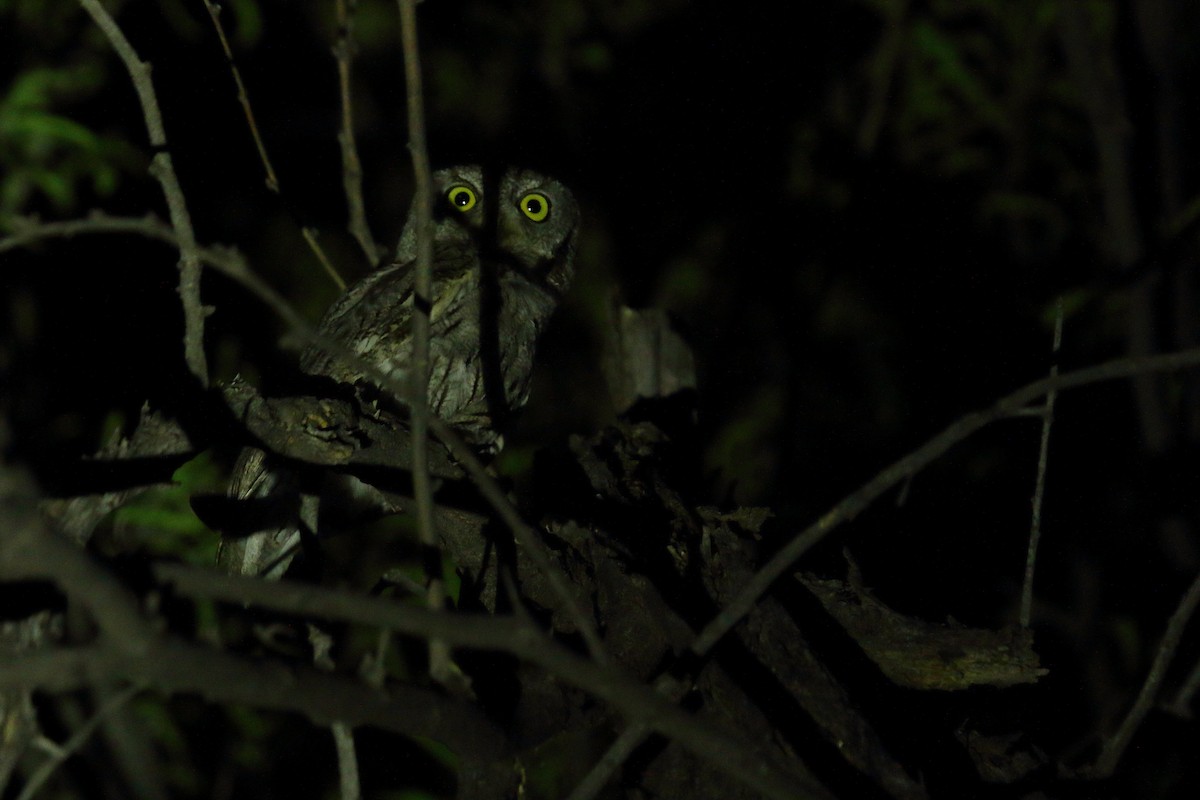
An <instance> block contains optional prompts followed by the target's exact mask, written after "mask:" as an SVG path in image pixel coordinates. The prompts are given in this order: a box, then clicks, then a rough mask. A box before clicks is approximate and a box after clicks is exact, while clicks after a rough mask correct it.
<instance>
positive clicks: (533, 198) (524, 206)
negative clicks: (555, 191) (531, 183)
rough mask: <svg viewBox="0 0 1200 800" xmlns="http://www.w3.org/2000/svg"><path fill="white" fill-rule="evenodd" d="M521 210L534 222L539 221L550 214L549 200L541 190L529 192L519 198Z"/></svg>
mask: <svg viewBox="0 0 1200 800" xmlns="http://www.w3.org/2000/svg"><path fill="white" fill-rule="evenodd" d="M520 206H521V212H522V213H523V214H525V216H527V217H529V218H530V219H531V220H533V221H534V222H541V221H543V220H544V219H546V217H548V216H549V215H550V201H549V200H548V199H547V198H546V195H544V194H542V193H541V192H530V193H529V194H527V195H525V196H524V197H522V198H521V203H520Z"/></svg>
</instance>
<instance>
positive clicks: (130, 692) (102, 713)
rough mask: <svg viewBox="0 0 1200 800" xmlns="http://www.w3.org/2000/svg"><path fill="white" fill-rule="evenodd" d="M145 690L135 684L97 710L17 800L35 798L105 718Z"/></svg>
mask: <svg viewBox="0 0 1200 800" xmlns="http://www.w3.org/2000/svg"><path fill="white" fill-rule="evenodd" d="M145 688H146V685H145V684H144V683H135V684H134V685H132V686H129V687H126V688H125V689H123V690H122V691H120V692H117V693H116V694H115V695H113V696H112V697H110V698H109V699H108V700H107V701H106V702H105V703H104V705H102V706H100V708H98V709H96V713H95V714H93V715H92V717H91V719H89V720H88V721H87V722H85V723H83V725H80V726H79V730H77V731H75V733H74V734H73V735H72V736H71V738H70V739H68V740H67V741H65V742H63V743H62V744H61V745H57V746H55V748H54V750H53V752H52V753H51V756H50V758H48V759H47V760H46V761H45V762H43V763H42V764H40V765H39V766H38V768H37V769H36V770H34V771H33V774H32V775H30V776H29V780H28V782H27V783H26V784H25V787H24V788H23V789H21V793H20V794H19V795H17V800H32V798H33V796H34V795H36V794H37V792H38V789H41V788H42V785H43V784H45V783H46V781H47V780H49V778H50V776H51V775H52V774H54V770H56V769H58V767H59V765H61V764H62V763H63V762H64V761H66V760H67V759H68V758H70V757H71V756H73V755H74V754H75V753H77V752H78V751H79V749H80V748H82V747H83V746H84V745H85V744H86V743H87V740H88V739H90V738H91V736H92V734H93V733H95V732H96V728H98V727H100V723H101V722H103V721H104V720H105V718H107V717H108V716H109V715H110V714H112V713H113V712H114V711H117V710H118V709H120V708H121V707H122V706H124V705H125V704H126V703H128V702H129V701H130V700H132V699H133V698H134V697H136V696H137V695H138V694H139V693H141V692H142V691H143V690H144V689H145Z"/></svg>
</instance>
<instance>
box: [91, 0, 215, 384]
mask: <svg viewBox="0 0 1200 800" xmlns="http://www.w3.org/2000/svg"><path fill="white" fill-rule="evenodd" d="M79 2H80V4H81V5H82V6H83V8H84V10H85V11H87V12H88V14H90V15H91V17H92V19H93V20H95V22H96V25H97V26H98V27H99V28H100V30H101V31H102V32H103V33H104V35H105V37H106V38H107V39H108V41H109V43H110V44H111V45H112V47H113V49H114V50H116V51H117V55H118V56H120V58H121V61H122V62H124V64H125V69H127V70H128V71H129V77H130V78H131V79H132V81H133V88H134V89H135V90H136V91H137V96H138V102H139V103H141V106H142V115H143V116H144V117H145V120H146V131H147V133H148V134H149V136H150V147H151V148H152V149H153V150H154V151H155V153H154V158H153V160H151V162H150V174H151V175H153V176H154V177H155V178H156V179H157V180H158V182H159V184H160V185H161V186H162V190H163V196H164V197H166V200H167V210H168V211H169V213H170V215H171V227H173V228H174V229H175V233H176V235H177V236H178V238H179V254H180V257H179V299H180V301H181V302H182V304H183V352H184V358H185V359H186V360H187V365H188V369H189V370H191V373H192V374H193V375H195V376H196V379H197V380H198V381H200V384H201V386H204V387H207V386H208V361H207V359H206V358H205V355H204V317H205V316H206V315H207V309H205V307H204V306H203V305H202V304H201V302H200V272H201V270H200V255H199V252H198V247H197V245H196V234H195V231H194V230H193V229H192V218H191V215H190V214H189V213H188V210H187V201H186V200H185V199H184V196H183V189H182V188H181V187H180V185H179V177H178V176H177V175H176V174H175V166H174V164H173V163H172V162H171V154H170V152H168V151H167V134H166V130H165V128H163V121H162V114H161V113H160V112H159V110H158V98H157V96H156V95H155V94H154V82H153V81H152V80H151V79H150V65H149V64H148V63H146V62H145V61H142V60H141V59H140V58H139V57H138V54H137V53H136V52H135V51H134V49H133V46H132V45H131V44H130V43H129V40H128V39H126V38H125V34H124V33H122V32H121V29H120V28H119V27H118V26H117V23H116V22H115V21H114V20H113V18H112V16H110V15H109V13H108V12H107V11H106V10H105V9H104V6H102V5H101V4H100V0H79Z"/></svg>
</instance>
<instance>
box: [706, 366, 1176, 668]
mask: <svg viewBox="0 0 1200 800" xmlns="http://www.w3.org/2000/svg"><path fill="white" fill-rule="evenodd" d="M1197 365H1200V347H1198V348H1192V349H1190V350H1180V351H1179V352H1176V353H1168V354H1166V355H1157V356H1144V357H1136V358H1135V357H1130V358H1119V359H1115V360H1113V361H1107V362H1105V363H1103V364H1098V365H1096V366H1094V367H1086V368H1084V369H1080V370H1076V371H1074V372H1067V373H1065V374H1062V375H1055V376H1051V377H1047V378H1042V379H1041V380H1037V381H1034V382H1033V383H1030V384H1026V385H1025V386H1023V387H1021V388H1020V389H1017V390H1016V391H1015V392H1012V393H1011V394H1009V395H1007V396H1005V397H1002V398H1000V400H998V401H996V403H995V404H993V405H992V406H991V407H990V408H986V409H983V410H982V411H976V412H974V413H971V414H967V415H966V416H963V417H960V418H959V419H958V420H956V421H954V422H952V423H951V424H950V425H949V426H947V427H946V428H945V429H944V430H943V431H942V432H941V433H939V434H937V435H936V436H934V437H933V438H932V439H930V440H928V441H927V442H925V444H923V445H921V446H920V447H918V448H917V449H916V450H913V451H912V452H911V453H909V454H908V455H906V456H904V457H903V458H901V459H899V460H897V461H896V462H895V463H893V464H892V465H891V466H888V467H886V468H885V469H883V470H882V471H881V472H880V473H879V474H877V475H876V476H875V477H873V478H871V480H869V481H867V482H866V483H865V484H863V485H862V486H860V487H859V488H858V489H856V490H855V491H853V492H851V493H850V494H848V495H846V497H844V498H842V499H841V500H840V501H839V502H838V503H837V504H836V505H835V506H834V507H833V508H831V509H830V510H829V511H827V512H826V513H825V514H824V515H823V516H821V517H820V519H818V520H817V521H816V522H814V523H813V524H812V525H809V526H808V527H807V528H805V529H804V530H803V531H801V532H800V533H799V534H797V535H796V536H795V537H794V538H793V539H792V540H791V541H790V542H788V544H787V545H785V546H784V547H783V548H781V549H780V550H779V552H778V553H776V554H775V556H774V557H772V558H771V560H770V561H769V562H767V564H766V565H765V566H764V567H763V568H762V569H761V570H759V572H758V573H757V574H756V575H755V576H754V578H753V579H752V580H751V581H750V582H749V583H747V584H746V586H745V588H743V589H742V591H741V593H740V594H739V595H738V596H737V597H736V598H734V599H733V600H732V601H730V603H729V604H728V605H727V606H725V608H724V609H722V610H721V612H720V613H719V614H717V616H716V617H714V618H713V619H712V621H711V622H709V623H708V625H706V626H705V628H704V630H702V631H701V632H700V635H699V636H697V637H696V641H695V642H693V643H692V647H691V649H692V650H693V651H694V652H695V653H696V654H697V655H704V654H705V653H707V652H708V651H709V650H710V649H712V647H713V645H715V644H716V643H717V642H718V641H719V640H720V639H721V637H722V636H724V635H725V634H726V633H728V632H729V630H730V629H731V628H733V626H734V625H736V624H737V623H738V621H739V620H740V619H741V618H742V617H744V616H745V615H746V613H747V612H748V611H749V610H750V609H751V608H752V607H753V606H754V604H755V602H756V601H757V600H758V598H759V597H761V596H762V595H763V594H764V593H765V592H766V591H767V590H768V589H770V588H771V584H773V583H774V582H775V581H776V579H778V578H779V577H780V576H781V575H783V573H785V572H787V571H788V569H790V568H791V566H792V564H794V563H795V562H796V559H798V558H800V556H802V555H803V554H804V553H806V552H807V551H808V549H809V548H810V547H812V546H813V545H815V544H816V543H817V542H819V541H821V540H822V539H824V538H825V537H826V536H828V535H829V534H830V533H831V532H832V531H833V530H834V529H836V528H837V527H838V526H839V525H841V524H842V523H843V522H846V521H848V520H851V519H853V518H854V517H855V516H857V515H858V514H859V512H861V511H862V510H863V509H865V508H866V507H867V506H869V505H870V504H871V503H873V502H874V501H875V500H876V499H878V498H879V496H880V495H882V494H883V493H884V492H886V491H888V490H889V489H891V488H892V487H893V486H895V485H896V484H898V483H901V482H903V481H905V480H907V479H908V478H909V477H910V476H912V475H914V474H916V473H917V472H919V471H920V470H922V469H924V468H925V467H926V466H928V465H929V464H930V463H932V462H933V461H935V460H936V459H938V458H940V457H941V455H942V454H943V453H945V452H946V451H947V450H949V449H950V448H951V447H953V446H954V445H956V444H958V443H959V442H961V441H962V440H964V439H966V438H967V437H969V436H971V435H972V434H974V433H975V432H976V431H978V430H979V429H981V428H983V427H985V426H986V425H989V424H991V423H992V422H995V421H996V420H1000V419H1006V418H1008V417H1011V416H1017V415H1020V414H1021V413H1022V410H1023V409H1024V408H1025V407H1026V406H1027V405H1028V404H1029V403H1031V402H1033V401H1034V400H1037V399H1039V398H1042V397H1045V396H1046V395H1048V394H1049V393H1050V392H1051V391H1060V392H1061V391H1066V390H1067V389H1074V388H1076V387H1079V386H1086V385H1088V384H1093V383H1100V382H1101V381H1111V380H1117V379H1120V378H1129V377H1132V376H1134V375H1146V374H1149V373H1154V372H1170V371H1174V370H1181V369H1186V368H1189V367H1195V366H1197Z"/></svg>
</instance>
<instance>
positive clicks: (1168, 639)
mask: <svg viewBox="0 0 1200 800" xmlns="http://www.w3.org/2000/svg"><path fill="white" fill-rule="evenodd" d="M1198 604H1200V575H1197V576H1196V578H1195V579H1194V580H1193V581H1192V585H1191V586H1189V587H1188V590H1187V592H1185V593H1184V595H1183V599H1182V600H1180V601H1179V606H1178V607H1176V609H1175V612H1174V613H1173V614H1171V619H1170V620H1168V622H1167V630H1166V631H1165V632H1164V633H1163V638H1162V641H1161V642H1160V643H1159V645H1158V652H1156V653H1155V654H1154V662H1153V663H1152V664H1151V665H1150V671H1149V673H1147V675H1146V682H1145V683H1143V684H1142V689H1141V691H1140V692H1138V696H1137V699H1136V700H1134V702H1133V706H1132V707H1131V708H1130V709H1129V713H1128V714H1126V715H1125V719H1123V720H1122V721H1121V724H1120V726H1119V727H1118V728H1117V732H1116V733H1114V734H1113V735H1112V737H1111V738H1109V739H1108V741H1106V742H1105V743H1104V747H1103V748H1102V749H1101V751H1100V756H1099V757H1098V758H1097V759H1096V763H1095V764H1093V765H1092V766H1091V767H1090V768H1088V769H1085V770H1081V772H1082V774H1083V775H1084V776H1086V777H1089V778H1107V777H1109V776H1111V775H1112V774H1113V772H1115V771H1116V769H1117V763H1118V762H1119V761H1120V760H1121V756H1123V755H1124V754H1125V748H1127V747H1129V743H1130V741H1131V740H1132V739H1133V735H1134V733H1136V732H1137V729H1138V727H1139V726H1140V725H1141V724H1142V720H1144V719H1145V718H1146V714H1148V713H1149V712H1150V709H1151V708H1152V707H1153V706H1154V699H1155V698H1156V697H1157V696H1158V690H1159V688H1160V687H1161V686H1162V682H1163V678H1165V677H1166V674H1167V667H1169V666H1170V665H1171V659H1173V658H1174V657H1175V650H1176V649H1177V648H1178V647H1179V640H1180V639H1181V638H1183V630H1184V628H1186V627H1187V624H1188V621H1189V620H1190V619H1191V618H1192V614H1193V613H1194V612H1195V610H1196V606H1197V605H1198Z"/></svg>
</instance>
